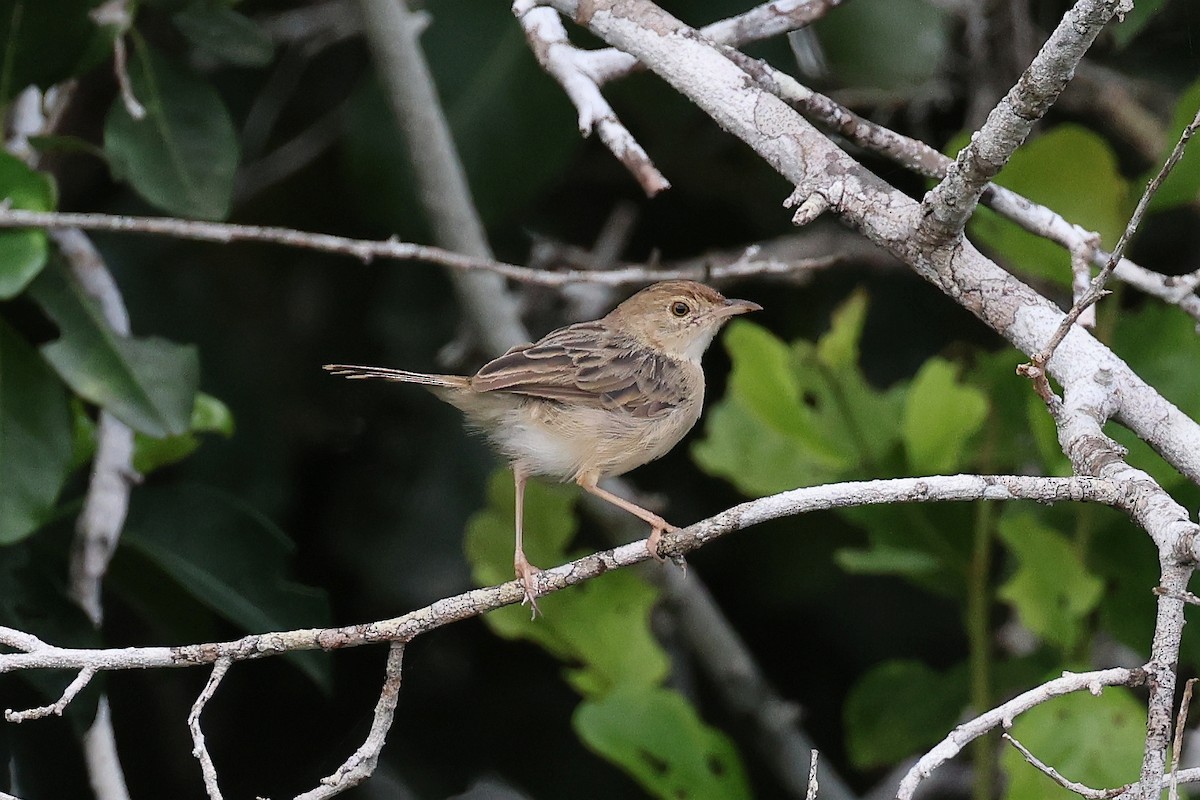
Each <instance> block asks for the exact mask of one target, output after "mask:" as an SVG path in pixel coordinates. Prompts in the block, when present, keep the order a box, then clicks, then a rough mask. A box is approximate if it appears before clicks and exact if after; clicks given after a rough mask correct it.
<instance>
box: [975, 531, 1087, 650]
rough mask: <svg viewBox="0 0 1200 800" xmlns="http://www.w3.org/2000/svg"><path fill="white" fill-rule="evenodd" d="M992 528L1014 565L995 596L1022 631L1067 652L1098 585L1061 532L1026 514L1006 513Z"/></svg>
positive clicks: (1079, 631)
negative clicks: (1008, 608) (1018, 620)
mask: <svg viewBox="0 0 1200 800" xmlns="http://www.w3.org/2000/svg"><path fill="white" fill-rule="evenodd" d="M997 529H998V533H999V535H1000V538H1001V539H1002V540H1003V541H1004V543H1005V545H1007V546H1008V549H1009V551H1010V552H1011V553H1012V555H1013V558H1014V559H1015V561H1016V564H1017V569H1016V572H1014V573H1013V575H1012V577H1010V578H1009V579H1008V580H1007V581H1006V582H1005V583H1004V585H1003V586H1001V587H1000V589H999V590H998V591H997V593H996V594H997V596H999V597H1000V599H1002V600H1005V601H1007V602H1008V603H1010V604H1011V605H1012V606H1013V607H1014V608H1015V609H1016V611H1017V614H1018V615H1019V616H1020V618H1021V622H1022V623H1023V624H1024V625H1025V627H1027V628H1029V630H1031V631H1033V632H1034V633H1035V634H1037V635H1038V636H1040V637H1041V638H1042V639H1044V640H1045V641H1047V642H1050V643H1052V644H1056V645H1058V646H1059V647H1061V648H1062V649H1063V650H1064V651H1068V652H1069V651H1070V649H1071V648H1072V647H1073V646H1074V645H1075V643H1076V642H1078V641H1079V639H1080V637H1081V636H1083V634H1084V632H1085V629H1084V618H1085V617H1086V616H1087V615H1088V614H1090V613H1091V612H1092V610H1093V609H1095V608H1096V605H1097V604H1098V603H1099V602H1100V598H1101V594H1102V593H1103V590H1104V583H1103V581H1101V580H1100V579H1099V578H1097V577H1096V576H1095V575H1093V574H1092V573H1091V572H1090V571H1089V570H1088V568H1087V567H1086V566H1085V565H1084V564H1083V562H1082V561H1081V560H1080V558H1079V553H1078V552H1077V551H1076V550H1075V548H1074V547H1072V546H1071V544H1070V542H1068V541H1067V540H1066V538H1065V537H1064V536H1063V535H1062V534H1061V533H1059V532H1058V531H1056V530H1054V529H1053V528H1050V527H1048V526H1046V525H1045V524H1043V523H1042V522H1041V521H1040V520H1039V519H1038V518H1037V517H1036V516H1034V514H1033V513H1031V512H1029V511H1019V512H1016V513H1013V514H1006V515H1005V516H1004V518H1003V519H1001V520H1000V524H999V525H998V526H997Z"/></svg>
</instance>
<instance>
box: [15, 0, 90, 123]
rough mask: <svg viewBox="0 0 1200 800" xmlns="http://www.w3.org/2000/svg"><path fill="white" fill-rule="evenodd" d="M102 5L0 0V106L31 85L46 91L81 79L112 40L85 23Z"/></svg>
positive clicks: (76, 0)
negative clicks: (75, 78)
mask: <svg viewBox="0 0 1200 800" xmlns="http://www.w3.org/2000/svg"><path fill="white" fill-rule="evenodd" d="M100 2H101V0H53V1H51V0H0V51H2V52H0V65H2V67H0V105H3V104H7V103H8V101H9V100H11V99H12V98H13V97H14V96H15V95H17V94H18V93H19V92H20V91H21V90H22V89H24V88H25V87H26V86H28V85H30V84H36V85H37V86H39V87H41V88H43V89H46V88H49V87H50V86H53V85H54V84H56V83H63V82H65V81H66V80H68V79H69V78H72V77H74V76H76V75H80V74H82V72H83V71H85V70H86V69H88V68H89V67H91V66H93V65H94V64H96V63H98V62H99V60H101V59H102V58H103V57H104V56H105V55H106V54H107V52H108V49H109V46H110V41H111V38H110V37H109V36H108V35H107V34H105V33H104V32H103V31H101V30H99V29H98V28H97V27H96V25H95V23H93V22H92V21H91V19H89V18H88V12H90V11H91V10H92V8H94V7H95V6H97V5H99V4H100Z"/></svg>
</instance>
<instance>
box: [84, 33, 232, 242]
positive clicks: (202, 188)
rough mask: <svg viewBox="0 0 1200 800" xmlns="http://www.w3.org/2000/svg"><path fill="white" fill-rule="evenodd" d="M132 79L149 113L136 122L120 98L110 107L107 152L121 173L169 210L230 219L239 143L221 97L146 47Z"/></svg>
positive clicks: (132, 62) (133, 67) (135, 58)
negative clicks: (228, 217)
mask: <svg viewBox="0 0 1200 800" xmlns="http://www.w3.org/2000/svg"><path fill="white" fill-rule="evenodd" d="M129 76H130V79H131V80H132V82H133V92H134V95H135V96H136V97H137V98H138V100H139V101H140V102H141V103H142V105H144V106H145V107H146V117H145V118H144V119H142V120H135V119H133V117H131V116H130V115H129V112H128V111H126V110H125V106H124V104H123V103H121V102H120V100H119V99H118V100H116V101H115V102H114V103H113V105H112V108H111V109H109V112H108V117H107V119H106V120H105V123H104V150H105V152H106V153H107V154H108V159H109V164H110V165H111V166H112V169H113V172H114V174H115V175H116V176H117V177H119V178H122V179H125V180H128V181H129V183H130V185H132V186H133V188H134V189H135V190H136V191H137V193H138V194H140V195H141V196H142V197H144V198H145V199H146V200H147V201H148V202H150V203H152V204H153V205H155V206H157V207H158V208H161V209H163V210H164V211H167V212H170V213H172V214H180V215H184V216H191V217H199V218H201V219H223V218H224V217H225V216H226V215H227V214H228V213H229V204H230V202H231V199H232V195H233V177H234V171H235V170H236V168H237V162H238V143H237V134H236V132H235V131H234V127H233V121H232V120H231V119H230V117H229V111H228V110H227V109H226V108H225V105H224V103H222V102H221V98H220V96H219V95H218V94H217V93H216V91H215V90H214V89H213V88H212V87H211V86H210V85H209V84H208V83H207V82H205V81H204V80H202V79H201V78H199V77H197V76H196V75H194V74H193V73H191V72H188V71H185V70H184V69H183V68H181V67H179V66H176V65H175V64H173V63H172V62H170V61H168V60H167V59H166V58H165V57H163V56H161V55H159V54H157V53H155V52H153V51H150V50H149V49H148V48H146V47H145V46H144V45H142V46H139V47H137V48H136V49H135V51H134V55H133V58H132V59H131V60H130V64H129Z"/></svg>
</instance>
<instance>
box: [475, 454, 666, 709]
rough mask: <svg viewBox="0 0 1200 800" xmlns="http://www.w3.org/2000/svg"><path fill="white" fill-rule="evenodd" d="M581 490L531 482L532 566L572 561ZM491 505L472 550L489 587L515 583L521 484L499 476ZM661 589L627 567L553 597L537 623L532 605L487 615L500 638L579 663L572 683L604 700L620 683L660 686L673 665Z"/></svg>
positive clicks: (480, 518)
mask: <svg viewBox="0 0 1200 800" xmlns="http://www.w3.org/2000/svg"><path fill="white" fill-rule="evenodd" d="M578 492H579V490H578V489H577V488H575V487H564V486H548V485H545V484H541V483H538V482H532V481H531V482H530V483H529V484H528V485H527V487H526V490H525V531H526V541H525V550H526V554H527V555H528V556H529V559H530V561H532V562H533V563H535V564H538V565H539V566H543V567H550V566H555V565H557V564H560V563H562V562H563V561H566V560H568V559H569V558H572V557H573V555H572V554H571V553H569V552H568V551H567V545H568V543H569V541H570V538H571V536H572V535H573V534H574V531H575V515H574V505H575V500H576V498H577V497H578ZM488 500H489V502H488V507H487V508H486V509H485V510H483V511H481V512H479V513H478V514H476V515H475V516H473V517H472V518H471V521H470V523H469V524H468V526H467V538H466V549H467V557H468V560H469V561H470V562H471V566H472V570H473V574H474V576H475V580H476V581H478V582H479V583H480V584H483V585H487V584H493V583H502V582H504V581H510V580H512V579H513V567H512V557H513V513H514V507H513V484H512V475H511V474H510V473H509V472H508V471H507V470H500V471H497V472H496V473H495V474H494V475H493V477H492V481H491V484H490V487H489V490H488ZM657 599H658V592H657V590H655V589H654V588H653V587H651V586H650V585H649V584H648V583H646V582H645V581H644V580H643V579H641V578H640V577H638V576H637V575H636V574H635V573H634V572H632V571H630V570H620V571H617V572H614V573H612V574H610V575H606V576H604V577H603V578H601V579H598V580H593V581H588V582H587V583H585V584H583V585H582V586H576V587H574V588H571V589H568V590H566V591H562V592H556V593H555V594H552V595H549V596H547V597H543V598H539V599H538V605H539V606H540V607H541V609H542V611H543V612H544V615H543V616H542V617H539V618H538V619H536V620H530V614H529V610H528V608H526V607H524V606H509V607H507V608H501V609H497V610H496V611H493V612H491V613H490V614H488V615H487V616H485V617H484V620H485V621H486V622H487V624H488V626H489V627H491V628H492V630H494V631H495V632H496V633H497V634H499V635H501V636H504V637H505V638H509V639H527V640H529V641H533V642H536V643H537V644H539V645H541V646H542V647H544V648H545V649H546V650H548V651H549V652H550V653H552V654H553V655H555V656H556V657H558V658H559V659H561V660H563V661H565V662H566V663H568V664H570V665H572V667H574V669H572V670H571V672H570V673H569V679H570V681H571V683H572V685H573V686H574V687H575V688H576V689H577V690H578V691H579V692H580V693H582V694H583V695H585V696H596V695H598V694H602V693H604V692H607V691H610V690H612V689H613V688H614V687H616V686H618V685H625V686H628V685H634V684H638V685H646V686H654V685H657V684H658V683H659V682H661V681H662V680H663V678H664V677H666V674H667V669H668V667H669V662H668V659H667V657H666V654H665V653H663V651H662V648H661V647H659V645H658V643H657V641H656V640H655V638H654V636H653V634H652V633H651V630H650V612H651V610H652V608H653V606H654V603H655V601H656V600H657Z"/></svg>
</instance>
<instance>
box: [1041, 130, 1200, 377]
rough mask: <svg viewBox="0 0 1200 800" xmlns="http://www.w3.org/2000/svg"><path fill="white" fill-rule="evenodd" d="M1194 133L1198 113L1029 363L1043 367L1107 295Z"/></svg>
mask: <svg viewBox="0 0 1200 800" xmlns="http://www.w3.org/2000/svg"><path fill="white" fill-rule="evenodd" d="M1197 129H1200V111H1197V112H1196V116H1195V117H1194V118H1193V119H1192V121H1191V123H1190V124H1188V125H1187V127H1185V128H1184V129H1183V134H1182V135H1181V136H1180V137H1179V141H1178V142H1176V143H1175V147H1174V148H1172V149H1171V154H1170V155H1169V156H1167V160H1166V161H1165V162H1163V165H1162V167H1160V168H1159V170H1158V174H1157V175H1155V176H1154V177H1153V178H1152V179H1151V180H1150V182H1149V183H1147V184H1146V188H1145V190H1144V191H1143V192H1142V196H1141V198H1140V199H1139V200H1138V204H1137V207H1136V208H1134V210H1133V214H1132V215H1131V216H1130V217H1129V222H1128V223H1127V224H1126V225H1125V230H1124V231H1123V232H1122V233H1121V238H1120V239H1119V240H1117V246H1116V247H1114V248H1113V251H1112V253H1110V254H1109V255H1108V260H1107V262H1106V263H1105V264H1104V268H1103V269H1101V270H1100V272H1099V273H1098V274H1097V275H1096V277H1095V278H1093V279H1092V282H1091V285H1090V286H1089V287H1088V290H1087V291H1086V292H1085V293H1084V294H1083V296H1082V297H1079V298H1078V299H1077V300H1076V301H1075V304H1074V305H1073V306H1072V307H1071V310H1070V311H1068V312H1067V315H1066V317H1064V318H1063V321H1062V322H1061V323H1060V324H1059V327H1058V330H1056V331H1055V332H1054V335H1053V336H1052V337H1050V341H1049V342H1047V343H1046V346H1045V347H1044V348H1043V349H1042V351H1041V352H1040V353H1038V354H1037V355H1035V356H1034V358H1033V363H1034V364H1035V365H1039V366H1043V365H1045V364H1046V362H1048V361H1049V360H1050V358H1051V357H1052V356H1053V355H1054V351H1055V349H1056V348H1057V347H1058V346H1059V344H1061V343H1062V340H1063V338H1064V337H1066V335H1067V332H1068V331H1069V330H1070V329H1071V326H1072V325H1074V324H1075V320H1077V319H1078V318H1079V315H1080V314H1082V313H1083V312H1084V311H1085V310H1086V309H1088V308H1090V307H1091V306H1092V305H1093V304H1094V303H1097V302H1099V300H1100V299H1101V298H1102V297H1104V295H1105V294H1107V292H1105V291H1104V284H1105V283H1107V282H1108V278H1109V276H1110V275H1112V274H1113V272H1114V271H1115V270H1116V269H1117V264H1119V263H1120V261H1121V258H1122V257H1123V256H1124V254H1125V248H1126V247H1127V246H1128V245H1129V241H1130V239H1132V238H1133V235H1134V234H1135V233H1136V232H1137V229H1138V226H1139V225H1140V224H1141V222H1142V217H1143V216H1144V215H1145V213H1146V209H1147V208H1149V206H1150V201H1151V200H1152V199H1153V198H1154V195H1155V194H1157V193H1158V190H1159V187H1161V186H1162V184H1163V181H1165V180H1166V179H1167V176H1168V175H1170V174H1171V170H1173V169H1175V165H1176V164H1178V163H1179V159H1181V158H1183V152H1184V150H1185V149H1187V145H1188V142H1189V141H1190V140H1191V138H1192V136H1193V135H1194V134H1195V133H1196V130H1197Z"/></svg>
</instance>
